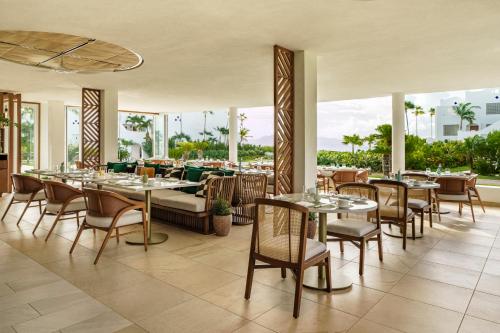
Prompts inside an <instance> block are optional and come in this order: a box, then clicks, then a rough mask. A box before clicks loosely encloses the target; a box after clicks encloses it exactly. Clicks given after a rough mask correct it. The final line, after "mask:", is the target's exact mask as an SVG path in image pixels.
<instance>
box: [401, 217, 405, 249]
mask: <svg viewBox="0 0 500 333" xmlns="http://www.w3.org/2000/svg"><path fill="white" fill-rule="evenodd" d="M402 231H403V232H402V234H403V250H406V222H405V227H404V228H403V229H402Z"/></svg>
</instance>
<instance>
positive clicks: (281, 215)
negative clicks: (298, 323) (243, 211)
mask: <svg viewBox="0 0 500 333" xmlns="http://www.w3.org/2000/svg"><path fill="white" fill-rule="evenodd" d="M255 203H256V205H257V206H256V209H257V217H256V220H255V223H254V224H253V231H252V242H251V245H250V257H249V260H248V273H247V283H246V289H245V298H246V299H249V298H250V294H251V291H252V281H253V273H254V270H255V269H259V268H281V276H282V277H283V278H285V277H286V269H287V268H288V269H290V270H292V271H293V272H294V275H295V277H296V282H295V302H294V307H293V316H294V317H295V318H297V317H298V316H299V313H300V300H301V297H302V283H303V279H304V270H305V269H307V268H309V267H311V266H325V269H326V274H327V275H326V277H327V291H328V292H329V291H330V290H331V276H330V274H331V272H330V251H329V250H328V249H327V247H326V246H325V244H323V243H321V242H318V241H316V240H312V239H308V238H307V237H306V236H307V218H308V212H309V211H308V209H307V208H305V207H303V206H300V205H297V204H293V203H290V202H285V201H279V200H272V199H262V198H258V199H256V200H255ZM256 260H259V261H260V262H263V263H264V264H256V263H255V261H256Z"/></svg>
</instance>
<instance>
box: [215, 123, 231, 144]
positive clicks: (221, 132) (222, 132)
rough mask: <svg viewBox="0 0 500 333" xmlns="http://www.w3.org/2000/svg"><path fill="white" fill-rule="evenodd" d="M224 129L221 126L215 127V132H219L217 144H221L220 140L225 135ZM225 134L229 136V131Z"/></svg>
mask: <svg viewBox="0 0 500 333" xmlns="http://www.w3.org/2000/svg"><path fill="white" fill-rule="evenodd" d="M226 129H227V128H226V127H223V126H217V127H216V128H215V130H216V131H217V132H219V143H222V138H223V137H224V136H225V135H226ZM227 132H228V134H229V129H227Z"/></svg>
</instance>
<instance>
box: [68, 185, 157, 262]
mask: <svg viewBox="0 0 500 333" xmlns="http://www.w3.org/2000/svg"><path fill="white" fill-rule="evenodd" d="M83 191H84V192H85V195H86V197H87V206H88V209H87V214H86V216H85V219H84V220H83V223H82V225H81V227H80V229H79V230H78V234H77V235H76V238H75V241H74V242H73V246H71V250H70V251H69V253H70V254H71V253H73V250H74V249H75V246H76V244H77V243H78V239H80V236H81V234H82V232H83V231H84V230H86V229H94V230H95V229H97V230H103V231H106V237H105V238H104V241H103V242H102V245H101V248H100V249H99V252H98V253H97V257H96V258H95V260H94V265H96V264H97V262H98V261H99V258H100V257H101V254H102V252H103V251H104V248H105V247H106V244H107V243H108V240H109V238H110V237H111V234H112V233H113V230H116V237H117V241H118V240H119V235H120V233H119V228H122V227H125V226H129V225H133V224H142V227H143V234H144V251H147V250H148V245H147V243H148V242H147V240H148V235H147V219H146V213H145V205H144V202H141V201H135V200H130V199H128V198H126V197H124V196H122V195H120V194H118V193H114V192H109V191H102V190H94V189H88V188H86V189H84V190H83Z"/></svg>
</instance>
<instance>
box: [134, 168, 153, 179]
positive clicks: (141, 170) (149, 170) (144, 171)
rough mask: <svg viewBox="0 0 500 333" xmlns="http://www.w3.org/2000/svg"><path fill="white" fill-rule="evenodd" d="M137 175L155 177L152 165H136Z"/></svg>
mask: <svg viewBox="0 0 500 333" xmlns="http://www.w3.org/2000/svg"><path fill="white" fill-rule="evenodd" d="M136 173H137V175H139V176H142V175H144V174H147V175H148V177H149V178H154V177H155V168H152V167H137V172H136Z"/></svg>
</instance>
